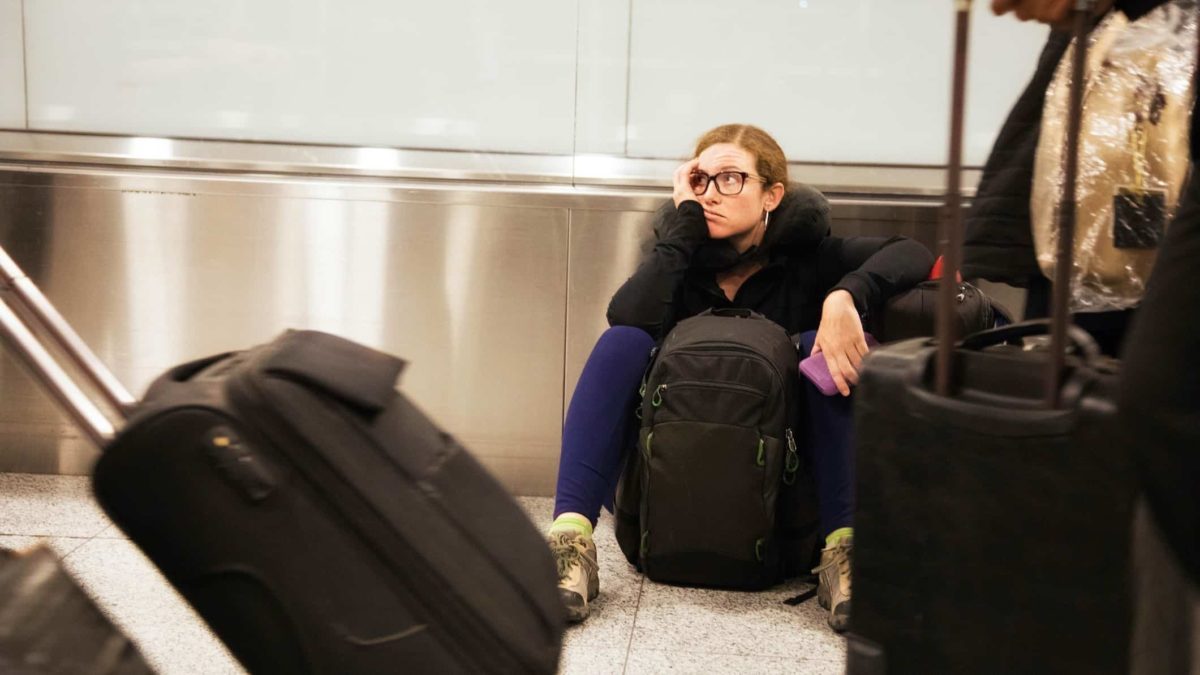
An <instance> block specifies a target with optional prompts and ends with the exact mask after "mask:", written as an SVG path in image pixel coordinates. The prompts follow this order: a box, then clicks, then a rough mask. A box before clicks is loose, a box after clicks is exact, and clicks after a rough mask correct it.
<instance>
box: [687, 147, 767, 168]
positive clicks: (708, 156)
mask: <svg viewBox="0 0 1200 675" xmlns="http://www.w3.org/2000/svg"><path fill="white" fill-rule="evenodd" d="M698 159H699V160H700V166H699V168H700V170H701V171H704V172H705V173H715V172H717V171H720V170H722V169H738V170H740V171H751V170H753V169H754V157H753V156H752V155H751V154H750V152H749V151H747V150H746V149H745V148H743V147H741V146H738V145H734V144H733V143H716V144H714V145H710V146H708V147H707V148H705V149H704V152H701V153H700V156H699V157H698Z"/></svg>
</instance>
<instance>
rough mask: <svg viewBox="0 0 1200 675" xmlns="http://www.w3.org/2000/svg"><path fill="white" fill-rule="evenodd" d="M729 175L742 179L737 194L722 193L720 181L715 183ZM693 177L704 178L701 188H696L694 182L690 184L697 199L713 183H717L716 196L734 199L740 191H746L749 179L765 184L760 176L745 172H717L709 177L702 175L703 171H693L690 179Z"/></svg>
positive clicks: (764, 179) (765, 180)
mask: <svg viewBox="0 0 1200 675" xmlns="http://www.w3.org/2000/svg"><path fill="white" fill-rule="evenodd" d="M729 174H734V175H737V176H741V177H742V181H741V183H740V184H739V185H738V189H737V192H732V193H729V192H725V191H723V190H722V189H721V183H720V181H717V179H718V178H720V177H721V176H725V175H729ZM695 176H704V179H705V180H704V187H703V188H697V186H696V183H695V182H693V183H692V193H693V194H695V195H696V196H697V197H699V196H700V195H702V194H704V193H705V192H708V186H709V185H712V184H713V182H714V181H716V183H717V194H720V195H723V196H725V197H736V196H738V195H740V194H742V190H745V189H746V181H747V180H748V179H750V178H753V179H754V180H760V181H762V182H763V185H766V184H767V179H766V178H763V177H762V176H756V175H754V174H752V173H747V172H745V171H718V172H717V173H714V174H713V175H711V176H710V175H708V174H706V173H704V172H703V171H693V172H692V174H691V177H695Z"/></svg>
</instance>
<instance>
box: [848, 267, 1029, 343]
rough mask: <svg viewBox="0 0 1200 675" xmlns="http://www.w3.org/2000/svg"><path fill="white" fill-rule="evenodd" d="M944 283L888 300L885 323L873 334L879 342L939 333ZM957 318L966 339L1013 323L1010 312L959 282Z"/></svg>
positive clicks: (875, 327)
mask: <svg viewBox="0 0 1200 675" xmlns="http://www.w3.org/2000/svg"><path fill="white" fill-rule="evenodd" d="M940 286H941V282H940V281H937V280H932V281H923V282H921V283H919V284H917V285H916V286H914V287H913V288H912V289H910V290H908V291H905V292H904V293H900V294H899V295H896V296H894V297H892V298H891V299H889V300H888V302H887V305H886V306H885V308H884V311H883V317H882V320H881V321H879V322H877V323H876V324H875V325H872V327H871V332H872V333H873V334H874V335H875V337H876V338H877V339H878V340H879V341H880V342H897V341H899V340H907V339H909V338H914V337H928V336H932V335H933V334H934V333H935V332H936V324H937V311H936V310H937V299H938V292H939V290H938V289H939V287H940ZM954 317H955V319H954V320H955V323H956V324H957V331H958V333H957V334H958V335H960V336H967V335H970V334H972V333H978V332H979V331H981V330H987V329H989V328H993V327H994V326H996V321H997V319H998V318H999V319H1001V320H1002V321H1003V323H1005V324H1007V323H1012V317H1011V316H1010V315H1009V314H1008V312H1007V310H1005V309H1004V308H1003V307H1001V306H999V305H998V304H996V303H995V302H993V301H992V300H991V298H989V297H987V295H985V294H984V292H983V291H981V290H979V288H978V287H976V286H975V285H974V284H971V283H968V282H965V281H960V282H958V288H957V289H956V291H955V294H954Z"/></svg>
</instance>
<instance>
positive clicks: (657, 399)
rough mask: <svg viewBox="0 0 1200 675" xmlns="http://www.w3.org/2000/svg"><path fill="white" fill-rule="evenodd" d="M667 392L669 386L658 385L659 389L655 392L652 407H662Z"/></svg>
mask: <svg viewBox="0 0 1200 675" xmlns="http://www.w3.org/2000/svg"><path fill="white" fill-rule="evenodd" d="M666 390H667V385H665V384H660V385H658V388H657V389H655V390H654V396H653V398H651V399H650V405H652V406H654V407H655V408H657V407H658V406H660V405H662V402H663V392H665V391H666Z"/></svg>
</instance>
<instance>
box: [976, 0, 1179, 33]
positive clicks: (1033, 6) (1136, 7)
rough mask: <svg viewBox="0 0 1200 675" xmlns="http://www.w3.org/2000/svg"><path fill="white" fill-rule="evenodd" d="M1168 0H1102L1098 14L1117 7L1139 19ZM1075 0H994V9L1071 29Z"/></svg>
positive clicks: (1129, 15) (1002, 12) (1028, 19)
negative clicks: (1069, 26) (1069, 25)
mask: <svg viewBox="0 0 1200 675" xmlns="http://www.w3.org/2000/svg"><path fill="white" fill-rule="evenodd" d="M1166 2H1167V0H1099V1H1098V2H1097V3H1096V6H1095V9H1094V11H1095V13H1096V15H1097V16H1099V15H1101V14H1103V13H1104V12H1107V11H1108V10H1109V8H1110V7H1114V6H1115V7H1116V8H1117V10H1118V11H1120V12H1124V14H1125V16H1126V17H1128V18H1129V20H1130V21H1137V20H1138V19H1140V18H1141V17H1142V16H1144V15H1146V14H1148V13H1150V11H1151V10H1153V9H1155V8H1156V7H1158V6H1160V5H1163V4H1166ZM1074 5H1075V2H1074V0H992V12H994V13H995V14H996V15H1002V14H1008V13H1009V12H1012V13H1013V14H1015V15H1016V17H1017V18H1018V19H1020V20H1021V21H1030V20H1032V21H1038V22H1040V23H1044V24H1048V25H1050V26H1053V27H1054V28H1059V29H1062V28H1067V27H1068V24H1069V23H1070V19H1071V9H1072V8H1073V7H1074Z"/></svg>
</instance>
